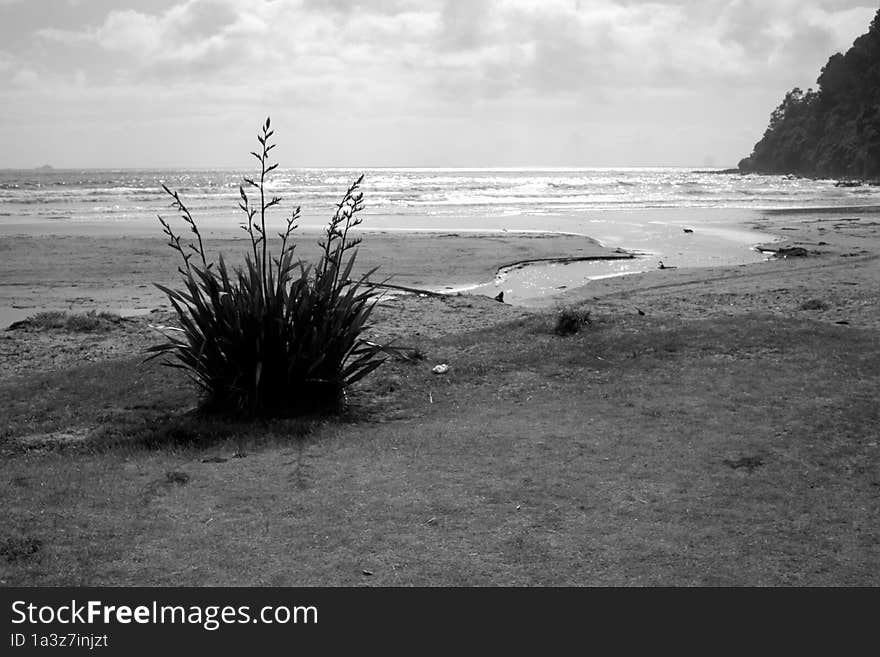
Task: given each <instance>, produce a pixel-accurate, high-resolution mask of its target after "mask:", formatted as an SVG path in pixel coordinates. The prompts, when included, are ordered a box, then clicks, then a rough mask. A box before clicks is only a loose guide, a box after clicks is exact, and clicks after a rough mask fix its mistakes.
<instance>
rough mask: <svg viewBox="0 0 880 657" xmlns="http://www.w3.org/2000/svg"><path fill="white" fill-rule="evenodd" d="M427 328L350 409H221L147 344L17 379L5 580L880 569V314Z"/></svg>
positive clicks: (6, 438)
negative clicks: (873, 322) (408, 357)
mask: <svg viewBox="0 0 880 657" xmlns="http://www.w3.org/2000/svg"><path fill="white" fill-rule="evenodd" d="M410 342H411V344H412V346H415V347H418V348H419V349H420V351H421V352H423V353H424V354H425V355H426V356H427V358H426V359H425V360H422V361H415V362H403V361H400V362H394V363H390V364H388V365H387V366H386V367H384V368H381V369H380V370H379V371H378V372H377V373H376V375H375V376H374V377H370V378H369V379H365V380H364V381H363V382H362V384H363V385H361V386H360V387H359V389H358V390H357V392H356V393H355V394H354V395H353V396H352V398H351V402H352V410H351V412H350V413H349V415H348V416H347V417H346V418H343V419H341V420H329V419H321V418H316V419H312V420H299V421H286V422H274V423H269V424H264V425H260V426H256V427H254V426H245V425H235V424H224V423H221V422H219V421H210V422H209V421H205V420H202V419H199V418H197V417H195V416H194V415H192V414H191V413H188V410H189V409H190V408H191V407H192V406H193V399H194V398H193V392H192V390H191V389H190V388H189V386H188V384H186V383H185V382H184V381H183V380H182V378H180V379H179V378H175V377H176V376H177V375H176V374H174V373H170V372H169V370H168V369H166V368H160V367H158V366H157V365H155V364H153V365H148V366H144V367H139V366H138V362H139V360H140V359H138V358H131V359H127V360H110V361H105V362H102V363H90V364H85V365H82V366H79V367H76V368H74V369H68V370H65V371H59V372H54V373H46V374H38V375H28V376H22V377H18V378H16V379H13V380H6V381H4V382H2V383H0V397H2V399H3V400H4V404H3V405H2V406H0V448H2V449H3V451H4V452H5V453H4V455H3V457H2V459H0V491H2V493H0V494H2V505H3V516H4V522H3V523H2V529H0V580H2V584H3V585H54V584H91V585H111V584H112V585H132V584H141V585H153V584H155V585H213V584H232V585H245V584H253V585H361V584H371V585H551V584H559V585H606V584H619V585H629V584H638V585H650V584H680V585H730V584H756V585H800V584H810V585H826V584H827V585H875V586H876V585H878V584H880V567H878V566H880V531H878V527H880V505H878V504H877V500H878V497H880V468H878V458H877V455H878V449H880V448H878V433H877V426H880V407H878V405H877V403H876V391H877V390H878V384H880V380H878V379H880V342H878V340H877V334H876V331H874V330H869V329H860V328H856V327H852V326H839V325H834V324H829V323H822V322H818V321H813V320H810V319H784V318H782V319H781V318H779V317H778V316H777V317H772V316H769V315H765V314H746V315H742V316H737V317H726V318H723V319H713V318H707V319H700V320H692V321H688V320H684V319H678V318H663V317H655V316H651V315H650V314H649V315H648V316H639V315H636V314H635V313H633V314H628V315H623V314H606V315H602V314H598V315H597V314H595V313H594V315H593V324H592V326H591V327H589V328H586V329H585V330H582V331H581V332H580V333H578V334H576V335H573V336H568V337H559V336H557V335H554V333H553V318H552V316H550V315H546V316H535V317H533V318H527V319H523V320H517V321H516V322H514V323H510V324H506V325H498V326H494V327H491V328H487V329H485V330H482V331H476V332H470V333H464V334H458V335H451V336H446V337H442V338H437V339H428V338H422V339H420V340H415V341H410ZM437 363H448V364H449V366H450V370H449V372H448V373H447V374H445V375H439V376H438V375H434V374H432V373H431V367H432V366H433V365H434V364H437ZM40 435H42V436H44V438H39V437H34V436H40ZM84 435H87V436H88V439H87V440H86V441H84V442H83V441H80V440H78V439H79V438H81V437H82V436H84ZM28 436H30V437H29V438H28ZM41 441H45V442H44V443H43V444H42V446H41ZM64 444H66V445H67V446H66V447H58V445H64Z"/></svg>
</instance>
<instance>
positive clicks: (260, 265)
mask: <svg viewBox="0 0 880 657" xmlns="http://www.w3.org/2000/svg"><path fill="white" fill-rule="evenodd" d="M273 132H274V131H273V130H272V129H271V126H270V120H269V119H268V118H267V119H266V122H265V124H264V125H263V126H262V129H261V131H260V134H259V135H258V136H257V140H258V141H259V143H260V147H261V148H260V150H259V151H255V152H253V153H251V154H252V155H253V156H254V157H255V158H256V159H257V160H258V161H259V163H260V175H259V178H256V179H251V178H245V179H244V181H243V184H242V185H241V186H240V187H239V193H240V197H241V200H240V203H239V207H240V208H241V210H242V212H243V213H244V214H245V217H246V220H245V221H244V222H243V223H242V226H241V227H242V228H243V229H244V231H245V232H246V233H247V234H248V236H249V238H250V241H249V247H250V248H249V250H248V253H247V254H246V255H245V259H244V266H243V267H234V268H232V270H230V268H229V267H227V265H226V262H225V261H224V259H223V256H222V254H221V255H220V256H219V259H218V261H217V262H216V263H215V262H212V261H210V260H209V259H208V256H207V254H206V252H205V247H204V244H203V241H202V235H201V232H200V231H199V228H198V225H197V223H196V221H195V220H194V219H193V217H192V215H191V214H190V211H189V210H188V209H187V207H186V205H185V204H184V202H183V201H182V200H181V199H180V197H179V196H178V194H177V192H175V191H172V190H170V189H169V188H168V187H165V186H164V185H163V189H164V190H165V192H166V193H167V194H169V195H170V196H171V198H172V205H173V207H174V208H175V209H176V210H177V212H178V214H179V215H180V218H181V219H182V220H183V222H184V224H185V225H186V226H187V228H188V229H189V231H190V233H191V234H192V240H191V242H190V243H184V242H183V241H182V238H181V235H179V234H178V233H176V232H175V231H174V230H173V229H172V227H171V225H170V223H169V222H168V221H166V220H165V219H163V218H162V217H159V221H160V223H161V224H162V228H163V232H164V234H165V235H166V236H167V237H168V240H169V242H168V243H169V246H170V247H171V248H172V249H174V250H175V251H176V252H177V253H178V254H179V255H180V257H181V260H182V264H181V266H180V267H179V268H178V270H179V272H180V274H181V275H182V277H183V289H181V290H175V289H171V288H168V287H165V286H162V285H158V284H157V287H159V289H161V290H162V291H163V292H164V293H165V294H166V295H167V296H168V298H169V300H170V301H171V305H172V306H173V307H174V310H175V311H176V313H177V319H178V321H179V323H180V327H179V328H176V329H172V330H166V331H165V332H164V335H165V337H166V339H167V341H166V342H165V343H163V344H160V345H156V346H154V347H152V348H151V350H150V351H151V352H152V355H151V356H150V358H155V357H158V356H163V355H166V356H171V357H172V358H170V359H166V360H165V364H166V365H169V366H170V367H175V368H179V369H182V370H184V371H185V372H186V374H187V375H188V376H189V377H190V378H191V379H192V380H193V381H195V383H196V384H198V385H199V387H200V388H201V389H202V391H203V393H204V398H203V403H202V408H203V410H205V411H209V412H210V411H220V412H235V413H240V414H246V415H255V416H267V415H294V414H301V413H308V412H314V411H326V410H328V409H329V410H335V409H339V408H340V406H341V404H342V403H343V400H344V398H345V390H346V388H347V387H348V386H350V385H351V384H353V383H355V382H356V381H358V380H359V379H361V378H363V377H365V376H367V375H368V374H370V373H371V372H372V371H374V370H375V369H376V368H377V367H379V366H380V365H381V364H382V362H384V357H383V352H384V351H385V348H384V347H382V346H380V345H377V344H374V343H371V342H368V341H367V340H365V339H364V338H363V337H362V336H363V334H364V331H365V330H366V329H367V328H368V323H367V322H368V320H369V318H370V313H371V312H372V310H373V307H374V305H375V298H374V296H373V295H372V292H371V290H372V288H371V287H370V284H369V277H370V276H371V275H372V274H373V273H374V272H375V270H371V271H369V272H367V273H366V274H364V275H362V276H361V277H359V278H358V279H356V280H352V279H350V276H351V273H352V269H353V267H354V263H355V258H356V255H357V250H356V249H355V247H356V246H357V245H358V244H359V243H360V241H361V240H360V239H359V238H353V237H351V236H350V231H351V229H352V228H354V227H356V226H358V225H360V224H361V222H362V219H361V218H360V217H359V216H358V213H359V212H360V211H361V210H362V209H363V207H364V205H363V193H362V192H361V191H360V189H359V188H360V184H361V181H362V179H363V176H361V177H360V178H358V179H357V180H356V181H355V182H354V183H353V184H352V185H351V186H350V187H349V188H348V190H347V191H346V192H345V195H344V196H343V197H342V201H340V202H339V204H338V205H337V206H336V210H335V212H334V213H333V216H332V218H331V219H330V221H329V223H328V225H327V227H326V229H325V231H324V233H323V238H322V240H321V241H320V242H319V244H320V247H321V255H320V257H319V259H318V262H317V263H316V264H307V263H305V262H303V261H302V260H297V259H295V257H294V252H295V248H296V245H295V243H294V241H293V233H294V230H295V229H296V227H297V226H296V222H297V220H298V218H299V214H300V209H299V208H296V209H295V210H294V211H293V212H292V213H291V214H290V216H289V218H288V219H287V220H286V226H285V228H284V230H283V232H281V233H279V234H278V237H279V238H280V244H279V246H278V253H277V255H273V254H272V251H271V249H270V245H269V236H268V235H267V228H266V214H267V211H268V210H270V209H271V208H273V207H275V206H277V205H278V204H279V203H280V202H281V199H280V198H278V197H276V196H272V197H271V198H267V196H266V185H265V183H266V180H267V176H268V175H269V174H270V173H271V172H272V171H273V170H274V169H275V168H276V167H277V166H278V164H277V163H276V164H272V163H270V157H269V154H270V151H272V149H273V148H275V144H273V143H271V137H272V135H273ZM257 196H258V197H259V200H258V201H257ZM252 199H253V200H252Z"/></svg>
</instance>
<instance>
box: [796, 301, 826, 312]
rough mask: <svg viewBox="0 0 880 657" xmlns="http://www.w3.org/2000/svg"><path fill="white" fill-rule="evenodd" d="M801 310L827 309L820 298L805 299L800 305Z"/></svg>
mask: <svg viewBox="0 0 880 657" xmlns="http://www.w3.org/2000/svg"><path fill="white" fill-rule="evenodd" d="M800 309H801V310H828V304H827V303H825V302H824V301H822V300H821V299H807V300H806V301H804V302H803V303H802V304H801V305H800Z"/></svg>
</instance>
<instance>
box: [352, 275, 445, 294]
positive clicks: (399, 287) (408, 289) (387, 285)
mask: <svg viewBox="0 0 880 657" xmlns="http://www.w3.org/2000/svg"><path fill="white" fill-rule="evenodd" d="M346 282H347V283H360V285H365V286H367V287H381V288H384V289H388V290H400V291H401V292H410V293H412V294H424V295H425V296H428V297H448V296H449V295H448V294H446V293H445V292H434V291H433V290H422V289H420V288H417V287H406V286H405V285H392V284H391V283H371V282H368V281H353V280H351V279H349V280H348V281H346Z"/></svg>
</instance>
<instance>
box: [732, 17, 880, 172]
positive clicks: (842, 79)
mask: <svg viewBox="0 0 880 657" xmlns="http://www.w3.org/2000/svg"><path fill="white" fill-rule="evenodd" d="M816 83H817V85H818V87H817V89H815V90H813V89H808V90H807V91H802V90H801V89H799V88H797V87H795V88H794V89H792V90H791V91H789V92H788V93H787V94H785V98H784V99H783V101H782V103H781V104H780V105H779V107H777V108H776V109H775V110H774V111H773V113H772V114H771V116H770V125H769V126H768V127H767V130H766V132H765V133H764V136H763V137H762V138H761V141H759V142H758V143H757V144H755V147H754V150H753V151H752V154H751V155H750V156H749V157H747V158H745V159H743V160H741V161H740V163H739V170H740V171H741V172H743V173H764V174H795V175H802V176H809V177H823V178H845V179H857V180H878V179H880V11H878V12H877V14H876V15H875V17H874V19H873V20H872V21H871V25H870V28H869V30H868V32H867V33H866V34H863V35H862V36H860V37H858V38H857V39H856V40H855V42H854V43H853V45H852V47H851V48H850V49H849V50H848V51H847V52H846V54H840V53H837V54H835V55H833V56H832V57H831V58H830V59H829V60H828V63H827V64H825V66H824V67H823V68H822V72H821V73H820V75H819V78H818V79H817V80H816Z"/></svg>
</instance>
